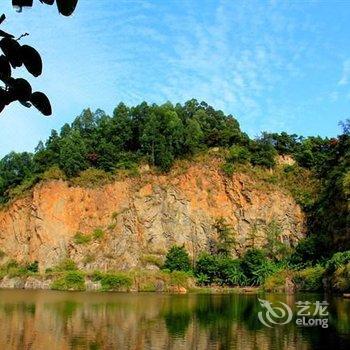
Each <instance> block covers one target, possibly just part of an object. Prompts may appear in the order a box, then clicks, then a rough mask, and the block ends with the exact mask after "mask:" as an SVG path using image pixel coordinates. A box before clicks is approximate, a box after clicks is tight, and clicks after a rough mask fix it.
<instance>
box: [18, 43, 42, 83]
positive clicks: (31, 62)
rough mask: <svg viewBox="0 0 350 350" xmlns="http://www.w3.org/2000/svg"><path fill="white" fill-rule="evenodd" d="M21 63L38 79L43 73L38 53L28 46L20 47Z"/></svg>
mask: <svg viewBox="0 0 350 350" xmlns="http://www.w3.org/2000/svg"><path fill="white" fill-rule="evenodd" d="M20 52H21V58H22V62H23V64H24V65H25V67H26V68H27V70H28V72H29V73H31V74H32V75H34V76H35V77H38V76H39V75H40V74H41V73H42V71H43V63H42V60H41V57H40V54H39V52H38V51H36V50H35V49H34V48H33V47H31V46H28V45H23V46H21V49H20Z"/></svg>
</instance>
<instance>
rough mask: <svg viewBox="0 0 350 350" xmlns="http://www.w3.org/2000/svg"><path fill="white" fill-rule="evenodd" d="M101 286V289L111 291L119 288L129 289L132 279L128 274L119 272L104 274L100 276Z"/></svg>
mask: <svg viewBox="0 0 350 350" xmlns="http://www.w3.org/2000/svg"><path fill="white" fill-rule="evenodd" d="M100 281H101V287H102V290H103V291H113V290H121V289H125V288H126V289H129V288H130V287H131V284H132V280H131V278H130V277H129V276H127V275H125V274H122V273H119V274H111V273H108V274H105V275H103V277H102V278H101V280H100Z"/></svg>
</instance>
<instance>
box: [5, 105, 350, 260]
mask: <svg viewBox="0 0 350 350" xmlns="http://www.w3.org/2000/svg"><path fill="white" fill-rule="evenodd" d="M342 128H343V132H342V134H341V135H339V136H338V137H337V138H332V139H328V138H321V137H319V136H317V137H306V138H305V137H301V136H297V135H289V134H287V133H285V132H282V133H280V134H277V133H266V132H264V133H262V134H261V135H260V136H259V137H257V138H256V139H251V138H249V137H248V135H247V134H246V133H244V132H242V131H241V129H240V126H239V123H238V122H237V120H236V119H235V118H234V117H232V116H231V115H225V114H224V113H223V112H222V111H219V110H215V109H214V108H213V107H212V106H209V105H208V104H207V103H205V102H201V103H199V102H197V101H196V100H190V101H188V102H186V103H185V104H184V105H181V104H176V105H172V104H171V103H165V104H163V105H156V104H152V105H148V104H147V103H146V102H143V103H141V104H140V105H138V106H135V107H131V108H130V107H128V106H126V105H125V104H123V103H120V104H119V105H118V106H117V107H116V108H115V110H114V112H113V115H112V116H108V115H106V114H105V113H104V112H103V111H101V110H97V111H96V112H92V111H91V110H90V109H86V110H84V111H83V112H82V114H81V115H80V116H78V117H77V118H76V119H75V120H74V121H73V122H72V124H71V125H68V124H65V125H64V126H63V127H62V128H61V130H60V131H59V132H58V131H56V130H52V132H51V135H50V136H49V138H48V139H47V140H46V141H45V142H42V141H40V142H39V144H38V146H37V147H36V149H35V152H34V153H33V154H32V153H28V152H23V153H15V152H12V153H10V154H8V155H6V156H5V157H4V158H3V159H2V160H1V161H0V202H1V203H3V204H5V203H7V202H8V201H9V200H11V199H14V198H17V197H18V196H20V195H21V194H22V193H24V192H25V191H26V190H28V189H30V188H31V187H32V186H33V185H34V184H35V183H37V182H39V181H41V180H45V179H57V178H64V179H69V180H70V181H72V183H73V185H83V186H94V185H97V186H98V185H100V184H104V183H107V182H109V181H111V179H113V176H114V175H115V174H116V173H118V172H126V173H128V174H131V175H136V174H137V172H138V166H139V165H140V164H145V163H148V164H149V165H151V166H154V167H155V168H156V169H158V171H160V172H167V171H168V170H169V169H170V168H171V167H172V165H173V163H174V162H175V161H176V160H180V159H193V158H194V156H196V155H198V154H203V153H205V152H206V151H207V150H209V149H211V148H214V147H215V148H217V147H219V148H220V150H223V152H222V154H223V157H224V159H225V160H224V164H223V165H222V171H223V172H225V173H226V174H227V175H231V174H232V173H233V172H235V171H250V172H252V173H255V174H256V176H266V174H267V173H268V171H265V170H264V169H269V174H270V175H268V181H270V182H274V183H279V184H281V186H283V187H286V188H288V189H289V190H290V192H291V193H292V194H293V195H294V197H295V198H296V200H297V201H298V203H299V204H301V205H302V207H303V209H304V211H305V212H306V213H307V215H308V237H307V238H306V239H305V240H302V241H301V242H300V244H299V245H298V246H297V248H296V250H295V252H294V253H293V255H292V258H291V259H292V260H293V263H294V264H304V263H305V262H310V263H312V264H314V263H317V262H319V261H323V260H324V259H327V258H329V257H331V256H332V254H334V253H335V252H337V251H345V250H348V249H350V243H349V242H350V233H349V227H350V226H349V224H350V222H349V221H350V219H349V202H348V200H349V194H350V170H349V169H350V134H349V131H350V121H349V120H347V121H346V122H345V123H343V124H342ZM277 155H290V156H291V157H292V158H293V159H294V160H295V161H296V163H295V164H292V165H286V166H284V167H283V168H282V170H281V168H279V170H278V171H277V170H276V171H275V169H276V157H277ZM306 174H307V175H306Z"/></svg>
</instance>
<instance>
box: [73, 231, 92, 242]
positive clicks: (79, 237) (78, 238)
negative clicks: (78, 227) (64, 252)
mask: <svg viewBox="0 0 350 350" xmlns="http://www.w3.org/2000/svg"><path fill="white" fill-rule="evenodd" d="M91 239H92V238H91V236H90V235H86V234H84V233H82V232H77V233H76V234H75V235H74V243H75V244H88V243H90V242H91Z"/></svg>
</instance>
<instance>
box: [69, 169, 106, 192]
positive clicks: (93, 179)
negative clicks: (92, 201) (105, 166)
mask: <svg viewBox="0 0 350 350" xmlns="http://www.w3.org/2000/svg"><path fill="white" fill-rule="evenodd" d="M111 181H112V176H111V174H109V173H107V172H105V171H104V170H101V169H95V168H89V169H86V170H84V171H82V172H81V173H79V176H78V177H75V178H74V179H72V183H73V185H75V186H81V187H90V188H94V187H98V186H103V185H106V184H108V183H109V182H111Z"/></svg>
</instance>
